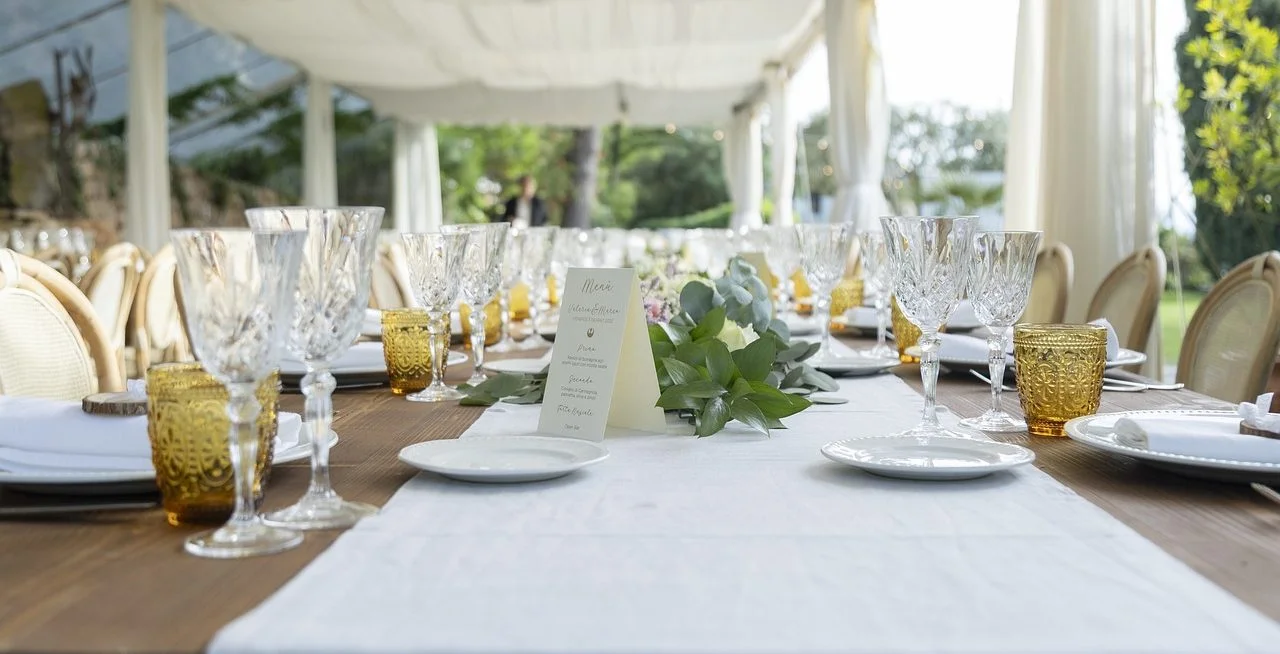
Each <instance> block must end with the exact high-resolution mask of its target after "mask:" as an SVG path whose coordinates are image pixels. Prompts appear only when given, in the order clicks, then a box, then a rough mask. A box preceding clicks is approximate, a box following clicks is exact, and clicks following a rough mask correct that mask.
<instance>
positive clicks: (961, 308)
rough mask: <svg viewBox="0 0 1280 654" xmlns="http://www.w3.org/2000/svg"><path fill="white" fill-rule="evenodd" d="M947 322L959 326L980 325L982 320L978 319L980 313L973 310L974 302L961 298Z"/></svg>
mask: <svg viewBox="0 0 1280 654" xmlns="http://www.w3.org/2000/svg"><path fill="white" fill-rule="evenodd" d="M947 324H948V325H951V326H953V327H957V328H960V327H980V326H981V325H982V321H980V320H978V314H977V313H974V311H973V302H971V301H969V300H960V302H959V303H958V304H956V308H955V310H954V311H952V312H951V317H950V318H948V319H947Z"/></svg>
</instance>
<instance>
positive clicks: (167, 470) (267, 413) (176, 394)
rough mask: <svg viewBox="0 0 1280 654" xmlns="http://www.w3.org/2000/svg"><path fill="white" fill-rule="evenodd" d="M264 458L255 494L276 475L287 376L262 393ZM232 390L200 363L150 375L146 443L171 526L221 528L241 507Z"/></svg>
mask: <svg viewBox="0 0 1280 654" xmlns="http://www.w3.org/2000/svg"><path fill="white" fill-rule="evenodd" d="M257 396H258V402H260V403H261V404H262V412H261V413H259V414H258V422H257V426H258V458H257V461H255V462H254V473H255V474H254V484H253V494H254V497H255V498H256V499H259V500H261V499H262V488H263V487H264V486H265V485H266V483H267V477H268V476H270V474H271V457H272V455H273V454H274V450H275V440H276V427H277V422H276V415H277V414H276V411H277V404H278V403H279V398H280V376H279V375H278V374H277V373H272V374H271V376H270V377H268V378H267V379H265V380H263V382H262V384H261V385H260V386H258V393H257ZM230 431H231V420H230V418H228V417H227V389H226V387H225V386H223V385H222V384H221V383H220V382H219V381H218V380H216V379H214V378H213V376H212V375H210V374H209V373H207V372H205V370H204V368H203V367H202V366H201V365H200V364H199V363H163V364H159V365H155V366H152V367H151V369H150V370H148V371H147V436H148V437H150V439H151V463H152V465H154V466H155V469H156V486H158V487H159V488H160V498H161V503H162V505H163V506H164V512H165V517H166V518H168V520H169V524H171V525H174V526H175V527H176V526H178V525H186V524H221V523H224V522H226V521H227V519H228V518H230V517H231V511H232V509H233V508H234V506H235V499H236V491H235V475H234V473H233V471H232V469H231V446H230V441H229V438H228V435H229V433H230Z"/></svg>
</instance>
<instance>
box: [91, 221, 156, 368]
mask: <svg viewBox="0 0 1280 654" xmlns="http://www.w3.org/2000/svg"><path fill="white" fill-rule="evenodd" d="M144 266H145V263H144V262H143V254H142V251H141V250H139V249H138V248H137V247H135V246H134V245H133V244H131V243H117V244H115V245H113V246H111V247H109V248H107V249H106V250H105V251H104V252H103V253H102V256H101V257H100V258H99V259H98V261H97V263H95V264H93V267H92V268H90V269H89V272H87V273H85V276H84V279H82V280H80V288H81V290H83V291H84V294H85V296H86V297H88V298H89V302H90V303H91V304H92V305H93V308H94V311H96V312H97V313H98V318H99V319H100V320H101V321H102V324H103V326H104V327H105V329H106V331H107V339H108V340H110V341H111V345H112V347H115V348H116V351H117V352H118V356H119V357H120V361H121V365H122V366H124V365H125V361H126V360H127V359H130V358H132V357H130V356H127V355H126V352H125V345H126V341H128V340H131V339H129V338H128V333H129V316H130V313H131V311H132V309H133V299H134V297H136V296H137V293H138V283H139V282H140V281H141V280H142V270H143V268H144Z"/></svg>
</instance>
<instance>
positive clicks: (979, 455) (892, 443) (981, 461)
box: [822, 436, 1036, 481]
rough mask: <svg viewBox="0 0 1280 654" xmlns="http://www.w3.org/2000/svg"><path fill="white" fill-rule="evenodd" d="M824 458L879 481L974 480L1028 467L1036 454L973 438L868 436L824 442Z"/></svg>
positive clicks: (1023, 448) (1011, 446) (1018, 447)
mask: <svg viewBox="0 0 1280 654" xmlns="http://www.w3.org/2000/svg"><path fill="white" fill-rule="evenodd" d="M822 455H823V456H825V457H827V458H828V459H831V460H832V461H835V462H836V463H843V464H845V465H848V466H853V467H855V468H859V469H861V470H865V471H866V472H870V473H872V474H876V475H880V476H882V477H895V478H898V479H915V480H925V481H957V480H961V479H976V478H978V477H985V476H987V475H989V474H991V473H993V472H998V471H1001V470H1008V469H1010V468H1016V467H1018V466H1020V465H1026V464H1028V463H1031V462H1032V461H1034V460H1035V459H1036V454H1035V452H1032V451H1031V450H1029V449H1027V448H1025V447H1022V446H1020V445H1014V444H1012V443H998V442H996V441H990V440H979V439H976V438H955V437H935V438H930V439H928V441H927V442H926V443H921V442H920V439H919V438H917V437H915V436H866V437H862V438H850V439H848V440H843V441H836V442H834V443H827V444H826V445H825V446H823V448H822Z"/></svg>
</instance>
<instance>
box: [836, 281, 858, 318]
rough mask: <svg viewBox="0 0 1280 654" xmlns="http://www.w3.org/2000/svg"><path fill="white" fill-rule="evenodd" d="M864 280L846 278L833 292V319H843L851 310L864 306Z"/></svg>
mask: <svg viewBox="0 0 1280 654" xmlns="http://www.w3.org/2000/svg"><path fill="white" fill-rule="evenodd" d="M862 288H863V286H862V280H861V279H860V278H858V277H845V278H844V279H842V280H840V283H839V284H836V287H835V290H833V291H831V317H832V318H839V317H843V316H844V314H845V313H847V312H848V311H849V310H850V309H852V308H854V307H860V306H862Z"/></svg>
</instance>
